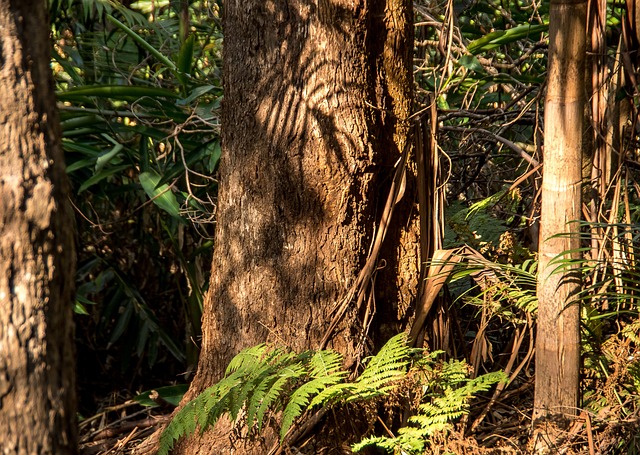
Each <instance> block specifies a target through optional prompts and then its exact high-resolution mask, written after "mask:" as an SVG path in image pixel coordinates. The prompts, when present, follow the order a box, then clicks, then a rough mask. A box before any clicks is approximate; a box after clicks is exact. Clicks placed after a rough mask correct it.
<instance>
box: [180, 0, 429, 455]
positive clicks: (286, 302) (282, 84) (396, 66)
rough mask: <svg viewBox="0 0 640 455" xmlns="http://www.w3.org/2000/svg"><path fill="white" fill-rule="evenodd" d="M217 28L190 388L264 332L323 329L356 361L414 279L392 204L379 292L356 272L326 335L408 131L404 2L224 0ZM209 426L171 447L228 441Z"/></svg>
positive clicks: (360, 261)
mask: <svg viewBox="0 0 640 455" xmlns="http://www.w3.org/2000/svg"><path fill="white" fill-rule="evenodd" d="M224 28H225V43H224V70H225V73H224V90H225V100H224V105H223V111H222V131H223V157H222V161H221V165H220V179H221V185H220V193H219V201H218V203H219V205H218V219H217V230H216V244H215V253H214V259H213V270H212V277H211V284H210V291H209V293H208V295H207V298H206V302H205V308H204V316H203V340H202V341H203V342H202V352H201V356H200V362H199V365H198V372H197V375H196V377H195V379H194V381H193V383H192V385H191V388H190V390H189V392H188V394H187V396H186V399H190V398H194V397H195V396H196V395H197V394H198V393H199V392H201V391H202V390H203V389H204V388H206V387H208V386H210V385H211V384H212V383H214V382H215V381H217V380H219V379H220V378H221V376H222V374H223V373H224V370H225V368H226V365H227V364H228V362H229V360H231V358H232V357H233V356H234V355H235V354H237V353H238V352H239V351H240V350H241V349H243V348H246V347H248V346H252V345H255V344H258V343H261V342H264V341H270V342H274V343H277V344H279V345H286V346H289V347H291V348H292V349H295V350H304V349H309V348H318V347H320V346H322V345H323V341H322V340H323V339H324V340H327V341H328V345H329V347H331V348H334V349H336V350H338V351H340V352H342V353H343V354H344V355H345V356H346V361H347V364H352V363H354V362H357V361H358V360H359V359H360V358H361V357H362V355H364V354H366V353H367V349H369V348H370V344H369V343H368V341H369V340H368V339H367V337H368V336H370V335H372V334H371V333H367V328H368V327H369V323H370V322H371V318H370V316H371V315H373V314H374V313H375V312H377V313H378V315H381V314H382V315H383V318H384V321H385V323H386V324H388V325H390V326H393V327H394V328H393V329H387V330H384V328H383V329H382V331H383V332H388V333H390V332H391V331H395V330H399V329H401V328H402V324H403V323H406V310H407V309H408V307H409V302H410V301H411V299H412V298H413V297H414V296H415V287H416V286H417V281H418V279H417V268H418V257H419V256H418V251H417V247H418V246H417V242H416V241H415V237H412V236H413V235H414V234H413V233H412V231H411V230H412V229H413V226H414V224H415V221H413V222H410V221H408V218H407V217H408V215H407V214H408V213H409V211H408V210H407V211H402V210H400V209H397V210H396V215H400V217H405V219H404V220H402V221H400V222H398V224H397V226H401V227H399V228H392V229H390V231H389V233H388V235H387V239H386V245H385V247H384V248H383V249H382V254H381V256H380V259H379V260H378V261H377V263H376V265H377V267H374V268H373V272H372V273H373V274H374V275H373V276H375V271H376V269H377V268H378V267H383V266H385V265H386V269H385V270H384V271H383V273H381V274H379V276H378V279H377V280H376V286H377V287H378V288H382V289H384V292H383V293H379V295H378V296H377V300H374V299H372V298H371V299H370V293H371V292H372V291H371V287H372V286H370V285H369V283H370V282H373V279H372V278H368V279H367V280H366V281H365V285H364V287H365V288H366V295H361V296H360V298H358V296H357V295H356V296H354V298H353V299H351V301H349V305H348V306H345V307H346V308H347V310H346V312H345V314H344V318H340V320H339V323H338V325H337V326H336V330H335V331H334V332H333V333H330V334H329V336H327V333H328V332H327V331H328V329H329V327H330V323H331V321H332V319H333V318H335V315H336V314H339V313H336V305H337V303H338V302H340V301H341V299H342V298H344V297H345V296H346V295H347V294H348V291H349V289H350V288H351V287H352V285H353V284H354V282H356V280H357V278H358V275H359V272H360V270H361V268H362V267H363V266H364V264H365V261H366V259H367V255H368V253H369V251H370V249H371V244H372V242H373V239H374V237H375V233H376V231H377V229H379V226H377V224H378V222H379V220H380V217H381V213H382V211H383V208H384V205H385V200H386V198H387V194H386V193H387V191H388V188H389V187H390V185H391V182H392V179H393V176H394V173H395V168H394V164H395V163H396V162H397V161H398V159H399V157H400V156H401V154H402V152H403V150H405V149H406V147H405V146H406V145H407V143H408V134H409V129H410V125H409V121H408V118H409V115H410V107H411V106H410V105H411V90H412V75H411V51H412V45H413V37H412V28H411V2H410V1H408V0H388V1H387V2H364V3H363V2H359V1H355V0H342V1H336V0H320V1H318V2H317V4H316V3H315V2H301V1H284V0H278V1H270V2H264V1H262V0H245V1H242V2H234V1H231V2H227V3H226V4H225V10H224ZM410 183H411V182H409V184H410ZM406 199H407V201H406V203H407V204H410V203H412V202H413V201H411V200H410V199H411V198H406ZM408 239H410V240H411V242H408V241H407V240H408ZM400 244H403V245H402V246H401V245H400ZM382 281H384V283H382ZM412 288H413V289H412ZM358 302H359V303H358ZM374 302H375V305H376V306H375V307H373V304H374ZM374 341H375V340H374ZM212 438H213V436H210V435H208V434H205V435H204V436H203V437H202V438H200V440H199V441H196V439H198V436H195V437H194V438H192V439H191V440H188V441H186V442H184V443H182V444H180V445H179V446H178V447H179V449H178V451H177V452H176V453H185V454H187V453H188V454H194V453H201V452H202V453H226V450H228V449H229V442H228V439H225V440H222V441H218V445H217V446H216V447H218V448H217V449H212ZM338 442H339V441H338ZM264 449H265V448H264V447H263V448H260V449H258V448H256V447H250V448H240V447H237V448H236V452H234V453H242V452H243V451H244V452H253V453H264ZM211 450H213V452H211Z"/></svg>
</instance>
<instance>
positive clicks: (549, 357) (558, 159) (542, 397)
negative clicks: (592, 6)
mask: <svg viewBox="0 0 640 455" xmlns="http://www.w3.org/2000/svg"><path fill="white" fill-rule="evenodd" d="M585 41H586V1H582V2H580V1H572V2H564V1H552V2H551V10H550V20H549V43H550V44H549V77H548V85H547V97H546V102H545V118H544V120H545V123H544V133H545V140H544V175H543V181H542V210H541V218H540V250H539V254H540V267H539V268H540V275H539V280H538V300H539V309H538V329H537V339H536V381H535V387H536V388H535V403H534V420H545V419H546V418H549V417H552V416H559V415H561V416H572V415H573V414H574V413H575V411H576V407H577V406H578V386H579V364H580V310H579V304H578V302H577V301H576V300H575V293H576V292H577V291H578V290H579V286H580V282H579V277H578V276H576V275H575V273H574V272H575V270H574V269H571V268H568V267H567V266H566V265H565V266H563V267H562V268H560V269H559V267H560V264H559V263H557V262H555V263H554V262H552V260H553V259H556V258H558V257H563V258H567V259H568V258H575V257H576V255H577V253H576V252H575V251H576V249H577V248H578V247H579V246H580V241H579V238H578V232H579V226H578V225H577V223H572V222H575V221H579V220H580V214H581V212H580V210H581V202H580V201H581V198H580V193H581V155H582V131H583V129H582V124H583V115H584V89H585V85H584V74H585V64H584V62H585ZM558 234H565V235H562V236H557V237H553V236H556V235H558ZM566 234H570V235H566ZM570 250H572V251H573V253H571V254H569V255H565V254H563V253H565V252H567V251H570Z"/></svg>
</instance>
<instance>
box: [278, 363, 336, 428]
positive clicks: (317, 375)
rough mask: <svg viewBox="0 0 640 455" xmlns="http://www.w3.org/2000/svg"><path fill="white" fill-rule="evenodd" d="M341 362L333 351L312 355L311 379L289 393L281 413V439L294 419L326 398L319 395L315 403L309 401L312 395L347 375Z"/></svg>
mask: <svg viewBox="0 0 640 455" xmlns="http://www.w3.org/2000/svg"><path fill="white" fill-rule="evenodd" d="M341 364H342V356H341V355H340V354H338V353H336V352H333V351H319V352H316V353H315V354H314V355H313V357H312V358H311V361H310V364H309V367H310V373H309V376H310V377H311V378H313V379H311V380H310V381H309V382H307V383H305V384H302V385H301V386H300V387H299V388H298V389H296V390H295V391H294V392H293V393H292V394H291V397H290V398H289V402H288V403H287V406H286V407H285V409H284V412H283V414H282V423H281V429H280V439H281V440H282V439H284V436H285V435H286V434H287V432H288V431H289V428H291V425H293V422H294V421H295V419H297V418H298V417H299V416H300V415H302V413H303V412H304V410H305V409H310V408H312V407H313V406H315V405H317V404H319V403H323V402H326V401H323V400H325V399H326V398H324V397H320V399H319V400H318V401H317V402H316V403H314V402H311V403H310V401H311V398H312V397H314V399H315V398H316V397H317V395H318V394H319V393H320V392H321V391H325V390H329V389H331V388H332V387H333V386H335V385H337V384H339V383H341V382H342V381H343V380H344V379H345V378H346V377H347V375H348V373H347V372H346V371H344V370H342V369H341V368H340V366H341ZM342 385H346V384H342ZM332 397H335V395H332Z"/></svg>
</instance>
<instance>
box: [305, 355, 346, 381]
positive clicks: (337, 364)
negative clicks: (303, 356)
mask: <svg viewBox="0 0 640 455" xmlns="http://www.w3.org/2000/svg"><path fill="white" fill-rule="evenodd" d="M341 366H342V356H341V355H340V354H339V353H337V352H335V351H329V350H323V351H317V352H315V353H314V354H313V357H311V360H310V362H309V376H311V377H312V378H319V377H323V376H328V375H331V374H333V373H335V372H337V371H338V370H339V369H340V368H341Z"/></svg>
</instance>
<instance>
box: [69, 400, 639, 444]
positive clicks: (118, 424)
mask: <svg viewBox="0 0 640 455" xmlns="http://www.w3.org/2000/svg"><path fill="white" fill-rule="evenodd" d="M531 405H532V394H531V390H526V391H523V393H521V394H513V395H511V397H509V398H508V399H507V400H503V401H501V402H499V403H494V404H492V406H491V408H490V409H488V412H487V413H486V416H485V417H484V418H483V419H482V423H481V424H479V425H478V426H477V427H476V428H475V429H474V431H473V432H470V431H469V427H470V426H471V425H472V422H474V421H475V420H476V419H477V418H478V416H479V415H480V414H479V413H478V412H476V415H474V413H473V410H472V413H471V414H469V415H467V416H464V417H463V419H462V420H461V421H460V422H458V423H457V424H456V425H455V427H453V428H452V429H451V431H449V432H447V433H446V434H440V435H436V436H434V437H433V438H432V439H431V440H430V441H429V445H428V448H427V450H426V451H425V452H424V453H426V454H456V455H458V454H459V455H476V454H514V455H515V454H529V453H533V449H532V448H533V445H534V441H533V438H532V436H531V429H532V426H531V418H530V416H531ZM474 409H477V410H482V409H484V410H487V407H486V406H478V407H477V408H474ZM171 413H172V409H171V407H170V406H168V405H167V404H165V405H164V406H157V407H143V406H141V405H140V404H139V403H138V402H136V401H134V400H126V401H123V402H122V403H120V404H115V405H108V406H104V407H103V408H102V410H101V411H100V412H98V413H97V414H96V415H94V416H92V417H89V418H86V419H84V420H83V421H82V422H81V423H80V454H81V455H113V454H133V453H135V449H136V448H137V447H138V446H140V445H141V444H143V443H144V442H145V440H146V439H147V438H149V437H150V436H151V435H152V434H153V433H154V432H155V431H156V430H157V429H159V428H160V427H161V426H162V425H163V424H165V423H167V422H168V421H169V420H170V418H171ZM551 431H552V432H554V434H556V435H558V436H559V437H557V438H556V443H555V448H554V450H553V453H562V454H567V455H570V454H589V455H596V454H601V455H609V454H638V453H640V415H627V416H623V415H616V410H614V409H603V411H601V412H600V413H599V415H592V414H591V413H588V412H587V411H582V412H581V413H580V414H579V415H578V417H577V418H576V419H575V420H574V422H573V424H572V425H571V426H570V427H569V428H568V429H567V430H564V431H560V430H558V429H557V428H555V427H554V428H553V429H551ZM551 431H550V432H551ZM539 437H545V433H544V432H542V433H541V436H539ZM285 453H289V452H288V451H285ZM290 453H298V454H299V453H302V452H300V451H291V452H290ZM323 453H325V454H327V455H329V454H331V453H333V451H332V450H327V451H323ZM340 453H344V452H343V451H341V452H340Z"/></svg>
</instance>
